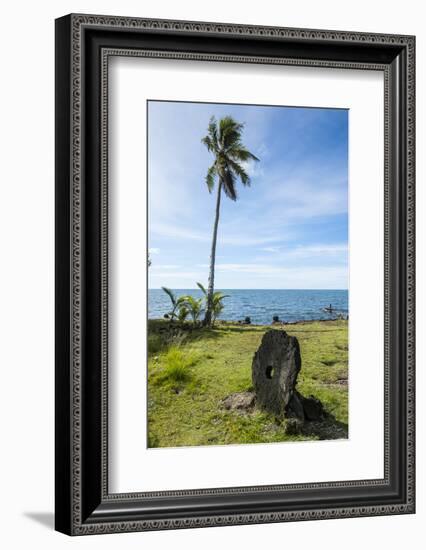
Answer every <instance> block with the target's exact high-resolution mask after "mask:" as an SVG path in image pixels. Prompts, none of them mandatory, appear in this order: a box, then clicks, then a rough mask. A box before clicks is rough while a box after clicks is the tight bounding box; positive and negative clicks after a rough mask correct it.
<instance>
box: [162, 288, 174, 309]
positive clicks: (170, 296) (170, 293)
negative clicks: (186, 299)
mask: <svg viewBox="0 0 426 550" xmlns="http://www.w3.org/2000/svg"><path fill="white" fill-rule="evenodd" d="M161 288H162V289H163V290H164V292H165V293H166V294H167V295H168V297H169V298H170V300H171V302H172V304H173V306H174V307H176V296H175V295H174V292H173V290H171V289H170V288H167V287H165V286H162V287H161Z"/></svg>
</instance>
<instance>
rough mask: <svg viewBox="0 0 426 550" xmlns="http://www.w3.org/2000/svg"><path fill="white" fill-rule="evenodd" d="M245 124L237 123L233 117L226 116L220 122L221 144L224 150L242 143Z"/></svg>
mask: <svg viewBox="0 0 426 550" xmlns="http://www.w3.org/2000/svg"><path fill="white" fill-rule="evenodd" d="M243 128H244V124H242V123H239V122H236V121H235V120H234V119H233V118H232V117H231V116H225V117H223V118H221V119H220V121H219V143H220V144H221V145H222V147H223V148H224V149H227V148H228V147H230V146H231V145H232V144H233V143H235V142H238V141H240V139H241V132H242V130H243Z"/></svg>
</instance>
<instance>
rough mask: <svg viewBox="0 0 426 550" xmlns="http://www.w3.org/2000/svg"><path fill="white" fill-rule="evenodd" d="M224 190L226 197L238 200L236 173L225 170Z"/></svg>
mask: <svg viewBox="0 0 426 550" xmlns="http://www.w3.org/2000/svg"><path fill="white" fill-rule="evenodd" d="M222 182H223V190H224V192H225V195H226V196H227V197H228V198H230V199H231V200H233V201H236V200H237V189H236V185H235V184H236V177H235V175H234V173H233V172H232V171H231V170H229V168H225V170H224V171H223V174H222Z"/></svg>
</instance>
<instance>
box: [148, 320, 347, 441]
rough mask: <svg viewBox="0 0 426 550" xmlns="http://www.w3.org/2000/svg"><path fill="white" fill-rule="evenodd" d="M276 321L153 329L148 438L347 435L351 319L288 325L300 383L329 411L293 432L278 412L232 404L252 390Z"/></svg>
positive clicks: (155, 324) (153, 325) (153, 324)
mask: <svg viewBox="0 0 426 550" xmlns="http://www.w3.org/2000/svg"><path fill="white" fill-rule="evenodd" d="M270 328H271V327H266V326H254V325H251V326H250V325H247V326H245V325H244V326H243V325H238V324H230V323H229V324H228V323H220V324H218V325H217V326H216V327H215V328H214V329H204V328H199V329H194V330H184V331H177V330H176V331H175V330H172V331H170V325H169V322H168V321H163V320H150V321H149V329H148V430H149V436H148V446H149V447H179V446H190V445H225V444H236V443H268V442H278V441H294V440H308V439H311V440H314V439H336V438H342V437H347V424H348V323H347V321H340V320H339V321H326V322H312V323H308V322H307V323H300V324H296V325H287V326H285V327H284V330H286V332H288V334H290V335H293V336H296V337H297V338H298V340H299V343H300V347H301V355H302V370H301V371H300V374H299V378H298V386H297V388H298V390H299V392H300V393H302V394H303V395H305V396H309V395H314V396H315V397H317V398H318V399H320V400H321V401H322V403H323V405H324V407H325V409H326V411H327V412H328V413H329V416H328V418H327V419H326V420H325V421H323V422H321V423H307V425H306V428H305V429H304V431H303V433H300V434H297V435H289V434H286V433H285V429H284V428H285V426H283V423H282V422H281V421H279V420H277V419H276V418H275V417H274V416H273V415H270V414H267V413H264V412H262V411H260V410H258V409H256V408H255V409H254V411H253V412H250V413H241V412H237V411H228V410H225V409H224V408H223V407H222V405H221V402H222V400H223V399H224V398H225V397H227V396H228V395H230V394H232V393H235V392H242V391H249V390H252V382H251V363H252V359H253V354H254V352H255V351H256V350H257V348H258V347H259V345H260V342H261V339H262V336H263V334H264V333H265V331H266V330H268V329H270Z"/></svg>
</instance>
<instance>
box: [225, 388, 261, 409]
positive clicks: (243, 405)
mask: <svg viewBox="0 0 426 550" xmlns="http://www.w3.org/2000/svg"><path fill="white" fill-rule="evenodd" d="M255 402H256V395H255V394H254V393H253V392H248V391H245V392H240V393H233V394H231V395H228V397H226V398H225V399H224V400H223V402H222V403H223V406H224V407H225V409H227V410H240V411H243V410H249V409H252V408H253V407H254V404H255Z"/></svg>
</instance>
